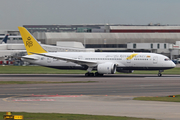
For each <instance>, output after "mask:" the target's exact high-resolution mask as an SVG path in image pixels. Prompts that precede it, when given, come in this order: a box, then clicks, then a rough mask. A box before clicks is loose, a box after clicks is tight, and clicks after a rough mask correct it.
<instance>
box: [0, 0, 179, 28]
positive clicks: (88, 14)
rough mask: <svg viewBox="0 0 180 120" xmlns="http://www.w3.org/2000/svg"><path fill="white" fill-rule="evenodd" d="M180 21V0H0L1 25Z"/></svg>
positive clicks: (4, 26)
mask: <svg viewBox="0 0 180 120" xmlns="http://www.w3.org/2000/svg"><path fill="white" fill-rule="evenodd" d="M106 23H109V24H134V25H147V24H148V23H160V24H170V25H175V24H178V25H180V0H0V29H1V30H3V29H8V30H18V28H17V27H18V26H22V25H53V24H67V25H69V24H106Z"/></svg>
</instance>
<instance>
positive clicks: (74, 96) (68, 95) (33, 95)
mask: <svg viewBox="0 0 180 120" xmlns="http://www.w3.org/2000/svg"><path fill="white" fill-rule="evenodd" d="M80 96H82V95H31V97H80Z"/></svg>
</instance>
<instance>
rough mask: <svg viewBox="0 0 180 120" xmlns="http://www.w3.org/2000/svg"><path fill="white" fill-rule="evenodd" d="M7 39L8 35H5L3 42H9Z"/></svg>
mask: <svg viewBox="0 0 180 120" xmlns="http://www.w3.org/2000/svg"><path fill="white" fill-rule="evenodd" d="M7 40H8V35H6V36H5V37H4V39H3V40H2V44H4V43H7Z"/></svg>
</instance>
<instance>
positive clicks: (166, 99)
mask: <svg viewBox="0 0 180 120" xmlns="http://www.w3.org/2000/svg"><path fill="white" fill-rule="evenodd" d="M173 96H174V97H173ZM134 100H144V101H164V102H180V95H172V96H166V97H158V96H157V97H136V98H134Z"/></svg>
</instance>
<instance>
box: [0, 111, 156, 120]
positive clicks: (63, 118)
mask: <svg viewBox="0 0 180 120" xmlns="http://www.w3.org/2000/svg"><path fill="white" fill-rule="evenodd" d="M4 114H5V112H0V116H2V117H3V115H4ZM12 114H13V115H23V116H24V120H155V119H148V118H133V117H117V116H101V115H80V114H59V113H25V112H13V113H12Z"/></svg>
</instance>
